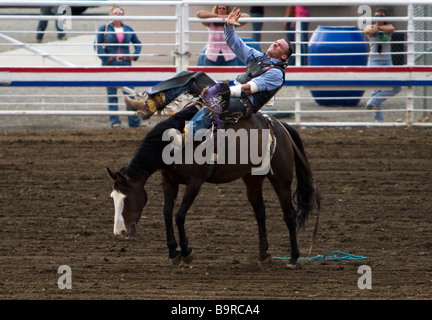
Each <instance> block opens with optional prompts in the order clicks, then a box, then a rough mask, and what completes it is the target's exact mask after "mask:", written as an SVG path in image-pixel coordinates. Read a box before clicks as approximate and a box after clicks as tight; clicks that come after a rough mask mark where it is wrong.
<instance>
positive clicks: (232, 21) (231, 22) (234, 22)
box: [226, 8, 241, 27]
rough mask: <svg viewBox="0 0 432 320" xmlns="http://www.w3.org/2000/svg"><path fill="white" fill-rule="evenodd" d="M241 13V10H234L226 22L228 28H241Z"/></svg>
mask: <svg viewBox="0 0 432 320" xmlns="http://www.w3.org/2000/svg"><path fill="white" fill-rule="evenodd" d="M240 16H241V13H240V9H237V8H234V9H233V11H231V13H230V14H229V15H228V18H227V20H226V24H227V26H235V27H238V26H240V23H238V19H239V18H240Z"/></svg>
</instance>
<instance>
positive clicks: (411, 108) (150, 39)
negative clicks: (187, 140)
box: [0, 0, 432, 126]
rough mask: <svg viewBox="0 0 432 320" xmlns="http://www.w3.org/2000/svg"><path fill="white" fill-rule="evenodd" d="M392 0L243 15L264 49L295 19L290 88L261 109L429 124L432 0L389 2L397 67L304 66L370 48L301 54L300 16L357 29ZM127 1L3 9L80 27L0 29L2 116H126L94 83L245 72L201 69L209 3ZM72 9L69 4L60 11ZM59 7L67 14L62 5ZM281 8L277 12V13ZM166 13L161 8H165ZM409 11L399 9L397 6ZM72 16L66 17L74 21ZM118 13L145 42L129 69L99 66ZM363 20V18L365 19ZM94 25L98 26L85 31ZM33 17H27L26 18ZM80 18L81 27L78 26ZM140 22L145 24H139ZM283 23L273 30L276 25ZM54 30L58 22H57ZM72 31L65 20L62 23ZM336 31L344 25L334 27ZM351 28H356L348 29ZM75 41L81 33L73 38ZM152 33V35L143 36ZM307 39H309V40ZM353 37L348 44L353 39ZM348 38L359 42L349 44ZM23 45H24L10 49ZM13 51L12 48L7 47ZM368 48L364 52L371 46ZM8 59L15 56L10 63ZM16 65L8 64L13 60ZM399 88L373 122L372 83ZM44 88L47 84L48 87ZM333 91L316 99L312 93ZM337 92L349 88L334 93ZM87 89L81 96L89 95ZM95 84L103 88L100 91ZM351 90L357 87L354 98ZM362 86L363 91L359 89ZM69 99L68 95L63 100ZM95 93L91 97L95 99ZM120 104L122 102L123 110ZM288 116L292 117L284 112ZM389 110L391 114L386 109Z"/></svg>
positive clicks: (131, 84)
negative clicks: (96, 10) (105, 34)
mask: <svg viewBox="0 0 432 320" xmlns="http://www.w3.org/2000/svg"><path fill="white" fill-rule="evenodd" d="M219 3H220V4H228V5H238V3H239V2H233V1H224V0H221V1H219V2H218V4H219ZM42 4H46V2H40V1H39V2H38V1H3V3H2V5H3V6H9V7H13V6H18V7H20V8H30V7H33V6H34V5H42ZM50 4H52V5H56V6H66V7H65V8H68V7H73V6H90V7H93V6H98V7H101V8H103V9H104V10H103V11H104V12H108V10H109V7H110V6H112V5H117V4H118V3H117V2H114V1H102V2H101V1H50ZM254 4H256V3H255V2H253V1H242V2H241V5H242V7H245V6H250V5H254ZM290 4H292V5H308V6H309V7H310V8H314V7H318V6H326V7H329V6H330V7H332V6H333V7H336V6H341V5H345V2H344V1H336V0H335V1H310V0H304V1H293V2H290ZM388 4H389V2H388V1H372V0H371V1H351V2H350V6H351V7H353V8H354V9H355V10H352V12H354V14H353V15H352V16H325V17H321V16H313V17H305V18H295V17H281V16H276V15H275V14H274V12H275V11H270V12H271V13H272V14H273V15H275V16H267V15H266V16H265V17H263V18H242V19H243V21H244V22H248V23H253V22H264V23H265V24H266V25H267V29H263V30H262V31H259V33H260V34H261V35H262V39H263V40H262V41H258V42H254V41H253V40H252V41H250V39H249V38H251V33H252V31H251V29H250V28H249V29H247V28H244V29H243V28H239V29H238V33H239V35H240V36H241V37H243V38H247V39H249V42H251V43H252V44H254V45H259V46H260V47H261V48H262V49H264V50H265V49H266V47H267V46H268V45H269V44H270V43H271V42H272V41H273V40H275V38H276V39H277V38H284V37H285V36H286V34H287V31H286V30H281V28H280V25H281V24H282V23H283V22H296V29H295V30H294V31H293V33H294V35H295V40H294V43H295V45H296V46H295V54H294V57H295V61H294V65H293V66H289V67H288V68H287V72H286V81H285V86H284V88H283V89H281V91H280V92H279V93H278V95H277V96H276V99H275V100H274V101H272V105H269V106H267V107H265V108H263V110H264V111H266V112H269V113H273V114H276V115H279V116H281V117H286V118H287V119H286V120H287V121H288V122H292V123H295V124H298V125H350V126H353V125H424V126H428V125H430V122H428V121H427V120H428V119H429V118H428V114H430V112H431V109H432V105H431V101H432V100H431V99H430V98H431V96H430V95H429V92H430V90H429V88H430V86H431V81H432V79H431V77H430V75H431V74H432V73H431V71H432V67H431V66H430V65H431V62H432V53H431V49H432V42H431V39H430V37H431V32H432V26H431V25H432V18H431V17H430V13H431V7H432V6H431V5H429V1H398V0H395V1H392V3H391V6H390V8H391V9H392V8H393V11H394V12H396V13H399V15H391V16H389V17H387V18H386V21H387V22H390V23H392V24H395V25H398V28H397V30H398V32H397V36H396V35H395V37H394V38H393V40H392V48H393V62H394V64H395V66H392V67H367V66H357V65H353V66H351V65H313V66H312V65H305V64H302V57H309V58H310V57H313V56H321V57H323V59H324V61H325V60H326V59H327V58H328V57H333V58H334V57H335V56H336V58H337V57H338V56H340V57H341V59H342V58H343V57H346V56H365V53H364V52H343V53H335V52H331V53H311V52H307V53H305V52H302V51H301V45H302V44H304V45H307V44H308V42H306V41H301V39H302V38H301V34H302V32H307V33H308V38H309V42H310V38H311V37H312V35H313V34H314V32H316V30H311V29H310V30H308V31H302V30H301V29H300V23H298V22H308V23H310V24H314V23H315V24H320V25H330V26H332V25H334V24H339V25H341V24H342V25H344V24H348V25H350V26H356V27H357V30H356V31H354V33H359V34H363V32H362V30H361V28H360V27H361V26H362V24H363V25H364V24H365V22H366V20H365V19H367V18H368V16H367V14H368V10H372V9H373V8H375V7H377V6H388ZM121 6H122V7H124V8H125V9H126V15H125V16H124V17H120V18H117V17H111V16H110V17H108V16H106V15H105V14H99V15H96V14H88V15H79V16H75V15H73V16H70V15H65V14H63V15H60V16H39V15H37V14H13V13H12V14H8V15H2V21H3V23H4V22H5V21H9V22H10V23H15V24H16V23H21V24H22V25H24V24H25V22H29V21H32V22H33V24H34V25H35V23H36V22H37V21H38V20H49V21H53V22H58V21H60V20H59V19H63V20H62V21H63V23H64V24H63V25H66V26H67V23H71V24H72V25H73V26H74V27H73V28H70V29H67V34H68V35H69V36H70V37H71V39H70V40H68V41H52V42H49V43H42V44H35V43H34V40H29V38H28V37H27V38H26V37H25V36H26V35H27V36H28V35H29V34H30V35H31V36H32V38H34V36H35V33H36V31H35V28H33V29H31V30H29V29H28V28H27V29H19V28H17V29H12V30H11V29H10V28H6V27H5V28H3V29H2V30H0V39H2V43H0V44H1V47H3V48H1V47H0V50H1V51H0V84H1V85H2V88H1V89H0V90H1V91H2V93H1V96H2V101H1V102H0V105H1V106H0V114H1V115H2V116H19V115H35V116H36V115H52V116H56V115H94V116H101V115H112V114H118V115H130V114H133V112H130V111H117V112H113V111H107V103H106V93H105V92H103V91H101V90H96V89H97V88H104V87H106V86H114V87H119V88H123V89H124V91H125V92H126V93H128V94H133V93H134V91H135V90H137V91H143V90H145V89H146V88H148V87H151V86H153V85H155V84H156V83H158V82H160V81H163V80H165V79H168V78H169V77H171V76H173V75H175V74H176V73H177V72H179V71H183V70H190V71H198V70H200V71H205V72H207V73H208V74H209V75H210V76H211V77H212V78H214V79H215V80H227V79H230V80H232V79H235V77H236V76H237V75H238V74H239V73H241V72H243V71H244V69H245V68H244V66H237V67H205V66H199V65H198V61H199V57H200V56H202V55H203V51H202V48H203V46H204V45H205V44H206V38H207V35H208V31H203V28H202V27H201V26H200V23H201V22H202V20H201V19H198V18H195V17H194V14H193V12H195V11H196V10H197V9H199V8H202V7H210V6H212V3H211V2H209V1H158V2H154V1H122V2H121ZM285 6H286V2H285V1H266V7H274V8H284V7H285ZM132 8H139V9H144V10H143V11H139V10H136V11H137V12H138V11H139V12H144V13H145V15H142V13H140V14H139V15H136V14H135V15H132V14H130V15H129V14H128V12H130V11H132V12H133V10H132ZM64 12H66V11H64ZM64 12H63V13H64ZM276 12H277V11H276ZM161 13H162V15H161ZM401 13H403V14H401ZM68 19H69V20H68ZM115 19H121V20H122V21H124V22H125V23H127V24H129V23H136V24H137V26H138V27H135V28H134V29H135V31H136V33H137V35H138V36H139V38H140V39H141V41H142V44H141V46H142V52H141V54H140V60H139V61H141V62H140V63H137V64H134V66H132V67H101V66H98V64H99V62H98V58H97V56H96V53H95V51H94V48H93V41H94V38H95V34H96V31H95V30H96V29H97V27H98V26H99V25H101V24H103V23H106V22H107V21H110V20H115ZM206 21H208V22H220V21H221V19H206ZM364 21H365V22H364ZM89 24H90V25H91V24H93V25H94V28H93V30H89V27H88V26H89ZM27 25H28V24H27ZM82 26H84V27H82ZM140 26H141V27H140ZM275 26H277V28H276V27H275ZM52 29H54V28H52ZM65 29H66V28H65ZM338 32H339V33H340V31H338ZM351 32H352V31H351ZM55 34H56V31H55V30H53V31H46V37H49V36H51V37H55ZM72 39H74V40H75V41H72ZM144 39H146V41H144ZM309 44H310V43H309ZM324 44H325V45H339V44H341V45H342V44H343V45H346V44H347V41H346V40H344V41H343V42H342V41H341V42H338V41H333V42H329V41H326V42H325V43H324ZM348 44H350V42H349V41H348ZM352 44H356V43H355V42H352ZM15 47H19V49H14V48H15ZM6 49H7V50H6ZM366 54H367V53H366ZM11 61H16V62H15V63H11ZM11 65H12V66H11ZM393 86H401V87H403V90H402V92H401V93H399V94H398V95H397V96H395V97H392V98H390V99H389V100H388V102H387V103H386V107H385V108H384V109H383V110H382V112H384V114H385V116H386V117H385V122H381V123H375V122H373V112H374V111H370V110H366V109H365V108H364V104H365V102H366V101H367V100H368V99H369V98H370V96H371V92H372V90H375V89H387V88H391V87H393ZM51 87H53V88H56V93H55V94H51V93H47V92H48V91H49V90H48V88H51ZM29 88H42V89H41V91H40V92H38V94H36V95H35V94H34V93H28V92H30V91H31V90H29ZM43 88H45V89H43ZM317 91H319V92H321V93H322V92H328V94H326V95H325V96H324V97H323V96H320V98H319V99H317V98H316V97H314V96H313V94H314V92H317ZM335 91H337V92H340V91H343V92H345V93H346V94H343V95H342V97H340V96H333V95H332V94H333V93H334V92H335ZM84 92H85V94H84ZM95 92H97V93H96V94H95ZM351 92H353V93H354V94H355V95H354V96H350V94H351ZM358 92H363V93H361V96H360V98H359V96H358V95H357V93H358ZM65 97H67V98H66V99H65ZM356 99H360V100H361V102H360V103H359V104H357V105H353V106H344V105H343V104H342V103H341V104H340V105H339V103H338V100H340V101H341V102H342V101H346V100H356ZM326 100H332V101H336V102H335V103H334V105H330V106H328V105H326V106H324V107H323V106H321V105H320V104H319V103H321V102H322V101H326ZM89 101H90V102H89ZM120 109H122V108H120ZM287 114H288V115H287ZM387 115H388V117H387Z"/></svg>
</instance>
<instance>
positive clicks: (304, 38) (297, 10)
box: [284, 6, 310, 66]
mask: <svg viewBox="0 0 432 320" xmlns="http://www.w3.org/2000/svg"><path fill="white" fill-rule="evenodd" d="M285 17H297V18H303V17H310V13H309V9H308V7H307V6H287V7H286V8H285ZM284 29H285V30H286V31H288V33H287V40H288V42H291V43H292V44H293V45H294V50H295V30H296V24H295V22H284ZM308 29H309V22H307V21H302V22H300V31H301V35H300V41H301V42H302V43H301V46H300V48H301V50H300V53H301V54H302V56H301V60H300V61H301V65H303V66H305V65H307V56H306V54H307V52H308V49H307V48H308V47H307V46H308V41H309V37H308ZM294 52H295V51H294ZM288 64H289V65H295V57H294V56H291V57H290V59H289V61H288Z"/></svg>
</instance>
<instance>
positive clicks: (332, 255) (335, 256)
mask: <svg viewBox="0 0 432 320" xmlns="http://www.w3.org/2000/svg"><path fill="white" fill-rule="evenodd" d="M320 258H322V259H323V260H324V261H340V260H364V259H367V257H365V256H356V255H353V254H350V253H346V252H342V251H330V252H328V253H326V254H324V255H318V256H315V257H310V258H299V259H298V260H317V259H320ZM274 259H276V260H290V258H281V257H274Z"/></svg>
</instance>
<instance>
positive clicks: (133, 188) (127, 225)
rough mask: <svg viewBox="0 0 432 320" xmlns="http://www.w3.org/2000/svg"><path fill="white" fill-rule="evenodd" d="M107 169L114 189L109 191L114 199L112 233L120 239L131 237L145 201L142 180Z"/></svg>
mask: <svg viewBox="0 0 432 320" xmlns="http://www.w3.org/2000/svg"><path fill="white" fill-rule="evenodd" d="M107 170H108V174H109V175H110V177H111V178H112V179H113V180H114V190H113V192H112V193H111V198H113V200H114V234H115V235H116V236H118V237H120V238H122V239H127V238H129V237H133V236H134V235H135V233H136V226H137V223H138V220H139V218H140V217H141V212H142V209H143V208H144V206H145V204H146V203H147V193H146V191H145V190H144V185H143V182H137V181H134V180H133V179H129V178H128V177H127V176H125V175H123V174H121V173H120V172H116V173H114V172H112V171H111V170H110V169H108V168H107Z"/></svg>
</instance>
